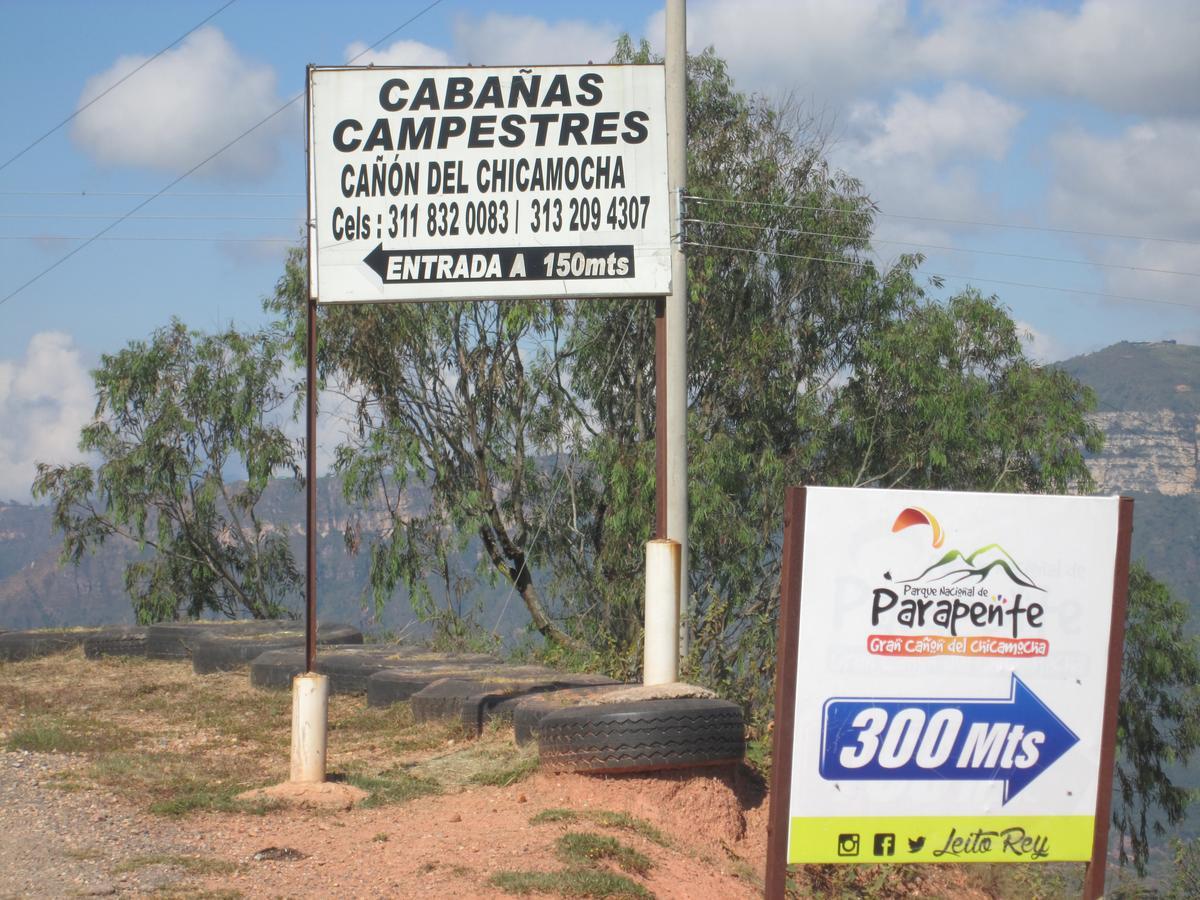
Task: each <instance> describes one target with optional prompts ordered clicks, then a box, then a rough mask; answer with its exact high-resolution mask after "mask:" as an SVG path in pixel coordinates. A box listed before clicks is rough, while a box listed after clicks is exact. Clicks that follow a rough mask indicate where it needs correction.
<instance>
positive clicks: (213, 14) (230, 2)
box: [0, 0, 237, 171]
mask: <svg viewBox="0 0 1200 900" xmlns="http://www.w3.org/2000/svg"><path fill="white" fill-rule="evenodd" d="M236 2H237V0H228V2H227V3H224V4H222V5H221V6H219V7H217V9H216V10H214V11H213V12H211V13H209V14H208V15H207V16H205V17H204V18H203V19H201V20H200V21H199V22H197V23H196V24H195V25H193V26H192V27H191V28H189V29H188V30H187V31H185V32H184V33H183V34H181V35H180V36H179V37H177V38H175V40H173V41H171V43H169V44H167V46H165V47H163V48H162V49H161V50H159V51H158V52H157V53H155V54H154V55H153V56H151V57H150V58H149V59H147V60H146V61H145V62H143V63H142V64H141V65H140V66H138V67H137V68H136V69H134V70H133V71H132V72H130V73H129V74H128V75H126V76H125V77H124V78H121V79H120V80H119V81H117V82H115V83H114V84H111V85H109V86H108V87H107V88H105V89H104V90H103V91H101V92H100V93H99V94H97V95H96V96H95V97H93V98H92V99H91V100H89V101H88V102H87V103H85V104H83V106H81V107H79V109H77V110H75V112H73V113H71V114H70V115H69V116H67V117H66V118H65V119H63V120H62V121H61V122H59V123H58V124H57V125H55V126H54V127H53V128H51V129H50V130H49V131H47V132H46V133H45V134H43V135H42V136H41V137H39V138H37V139H36V140H35V141H34V142H33V143H32V144H30V145H29V146H28V147H26V148H25V149H23V150H20V151H18V152H17V154H16V155H15V156H11V157H9V158H8V159H7V160H5V161H4V163H2V164H0V171H3V170H4V169H6V168H8V165H9V163H12V162H16V161H17V160H18V159H20V158H21V157H22V156H24V155H25V154H26V153H28V152H29V151H30V150H32V149H33V148H34V147H36V146H37V145H38V144H40V143H41V142H42V141H44V140H45V139H46V138H48V137H50V135H52V134H54V132H56V131H58V129H60V128H62V127H63V126H64V125H66V124H67V123H68V122H70V121H71V120H72V119H74V118H75V117H76V116H77V115H79V114H80V113H81V112H83V111H84V110H85V109H87V108H88V107H89V106H91V105H92V104H93V103H95V102H96V101H97V100H99V99H100V98H102V97H104V96H107V95H108V94H109V93H111V92H112V91H114V90H116V89H117V88H118V87H120V86H121V85H123V84H124V83H125V82H126V81H128V80H129V79H130V78H132V77H133V76H134V75H136V74H137V73H138V72H140V71H142V69H144V68H146V66H148V65H150V63H152V62H154V61H155V60H156V59H158V58H159V57H160V56H162V55H163V54H164V53H166V52H167V51H168V50H170V49H171V48H172V47H174V46H175V45H176V44H178V43H180V42H181V41H182V40H183V39H184V38H186V37H188V35H190V34H191V33H192V32H194V31H195V30H196V29H198V28H200V26H202V25H205V24H207V23H208V22H210V21H211V20H212V19H214V18H216V17H217V15H218V14H219V13H222V12H224V11H225V10H227V9H229V7H231V6H233V4H234V3H236Z"/></svg>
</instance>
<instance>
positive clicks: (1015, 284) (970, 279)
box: [683, 241, 1200, 310]
mask: <svg viewBox="0 0 1200 900" xmlns="http://www.w3.org/2000/svg"><path fill="white" fill-rule="evenodd" d="M683 244H684V246H686V247H708V248H710V249H712V250H729V251H732V252H734V253H753V254H756V255H759V256H777V257H783V258H785V259H803V260H809V261H811V262H823V263H832V264H834V265H839V266H865V265H868V264H869V261H867V260H861V259H858V260H855V259H837V258H832V257H826V256H805V255H803V254H799V253H781V252H779V251H776V250H763V249H760V248H756V247H731V246H728V245H726V244H709V243H704V242H702V241H684V242H683ZM923 274H925V275H929V276H931V277H933V278H952V279H954V280H956V281H968V282H975V281H979V282H983V283H985V284H1002V285H1007V286H1009V287H1023V288H1033V289H1036V290H1042V291H1060V292H1062V293H1064V294H1083V295H1085V296H1089V297H1103V298H1105V299H1109V300H1132V301H1135V302H1137V303H1159V304H1162V305H1164V306H1181V307H1183V308H1184V309H1192V310H1200V306H1198V305H1196V304H1195V303H1183V302H1180V301H1176V300H1162V299H1160V298H1157V297H1135V296H1131V295H1128V294H1110V293H1106V292H1104V291H1088V290H1084V289H1082V288H1068V287H1056V286H1055V285H1051V284H1034V283H1031V282H1027V281H1007V280H1004V279H1000V278H981V277H979V276H975V275H955V274H952V273H950V272H925V273H923Z"/></svg>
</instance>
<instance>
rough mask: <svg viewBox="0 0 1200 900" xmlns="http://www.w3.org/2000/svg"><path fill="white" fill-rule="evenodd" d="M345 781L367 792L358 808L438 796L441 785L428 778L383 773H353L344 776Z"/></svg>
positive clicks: (397, 773) (405, 773) (403, 773)
mask: <svg viewBox="0 0 1200 900" xmlns="http://www.w3.org/2000/svg"><path fill="white" fill-rule="evenodd" d="M346 781H347V783H349V784H352V785H354V786H355V787H356V788H361V789H362V790H364V791H366V792H367V798H366V799H365V800H363V801H362V803H360V804H358V805H359V806H360V807H364V808H369V807H372V806H386V805H388V804H391V803H404V802H405V801H406V800H413V799H416V798H417V797H426V796H428V795H430V794H440V793H441V792H442V788H441V785H439V784H438V783H437V782H436V781H433V780H431V779H429V778H419V777H417V776H415V775H409V774H408V773H407V772H384V773H381V774H379V775H364V774H362V773H360V772H355V773H352V774H350V775H347V776H346Z"/></svg>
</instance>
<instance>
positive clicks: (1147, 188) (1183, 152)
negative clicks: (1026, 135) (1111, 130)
mask: <svg viewBox="0 0 1200 900" xmlns="http://www.w3.org/2000/svg"><path fill="white" fill-rule="evenodd" d="M1050 149H1051V152H1052V155H1053V159H1054V165H1055V183H1054V186H1053V188H1052V189H1051V191H1050V198H1049V207H1050V211H1051V214H1052V215H1053V216H1054V217H1055V219H1056V220H1057V221H1058V222H1059V223H1060V224H1063V225H1065V226H1067V227H1074V228H1080V229H1086V230H1090V231H1113V232H1120V233H1122V234H1136V235H1149V236H1152V237H1173V238H1183V239H1187V240H1200V215H1197V210H1200V182H1197V180H1196V161H1197V160H1200V121H1186V120H1173V119H1159V120H1150V121H1146V122H1142V123H1139V124H1137V125H1133V126H1131V127H1129V128H1127V129H1126V130H1125V131H1124V132H1122V133H1120V134H1118V135H1115V136H1113V137H1104V136H1100V135H1095V134H1089V133H1087V132H1084V131H1080V130H1072V131H1066V132H1061V133H1059V134H1057V135H1055V136H1054V137H1053V138H1052V139H1051V141H1050Z"/></svg>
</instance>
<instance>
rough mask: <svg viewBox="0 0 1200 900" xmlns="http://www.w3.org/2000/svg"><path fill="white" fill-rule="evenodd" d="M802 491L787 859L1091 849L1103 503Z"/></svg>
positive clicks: (954, 858) (964, 858) (1103, 629)
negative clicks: (803, 499) (803, 494)
mask: <svg viewBox="0 0 1200 900" xmlns="http://www.w3.org/2000/svg"><path fill="white" fill-rule="evenodd" d="M806 492H807V499H806V506H805V512H804V525H803V556H802V559H803V567H802V574H801V577H800V592H799V596H800V602H799V643H798V652H797V655H796V659H797V666H796V679H795V706H794V714H795V720H794V729H793V734H794V743H793V751H792V754H791V760H792V763H791V766H792V769H791V786H790V805H789V811H788V822H787V833H788V849H787V861H788V862H789V863H795V862H805V863H839V862H840V863H902V862H955V863H962V862H1044V861H1056V860H1088V859H1090V858H1091V857H1092V851H1093V834H1094V826H1095V816H1096V809H1097V784H1098V776H1099V772H1100V760H1101V746H1102V740H1101V734H1102V725H1103V720H1104V713H1105V691H1106V679H1107V676H1108V671H1107V667H1108V661H1109V630H1110V624H1111V616H1112V609H1113V594H1114V565H1115V561H1116V558H1117V546H1118V507H1119V504H1120V500H1119V498H1116V497H1112V498H1079V497H1049V496H1016V495H1004V494H968V493H951V492H929V491H921V492H919V491H890V490H857V489H836V488H807V489H806ZM1118 664H1119V662H1118Z"/></svg>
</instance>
